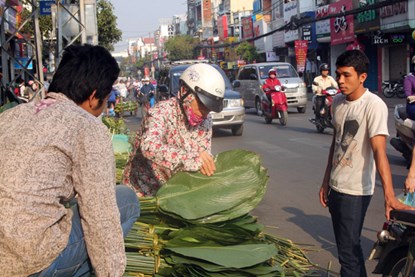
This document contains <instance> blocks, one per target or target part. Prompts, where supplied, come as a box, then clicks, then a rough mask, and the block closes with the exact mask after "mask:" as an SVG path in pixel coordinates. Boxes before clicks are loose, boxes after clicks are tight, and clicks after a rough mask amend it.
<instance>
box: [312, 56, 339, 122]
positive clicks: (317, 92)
mask: <svg viewBox="0 0 415 277" xmlns="http://www.w3.org/2000/svg"><path fill="white" fill-rule="evenodd" d="M329 71H330V67H329V65H328V64H326V63H322V64H321V65H320V75H319V76H317V77H315V78H314V81H313V85H312V90H313V93H314V97H313V103H315V109H314V112H315V114H316V118H319V117H320V112H319V111H320V109H321V106H322V105H323V103H322V102H323V100H324V97H321V96H323V93H322V92H323V90H325V89H327V88H329V87H335V88H337V89H338V88H339V86H338V84H337V82H336V80H334V78H333V77H331V76H330V75H329Z"/></svg>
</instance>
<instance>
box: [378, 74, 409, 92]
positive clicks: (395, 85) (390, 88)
mask: <svg viewBox="0 0 415 277" xmlns="http://www.w3.org/2000/svg"><path fill="white" fill-rule="evenodd" d="M400 75H401V78H400V79H399V80H395V81H392V82H391V81H383V82H382V93H383V95H384V96H385V97H386V98H391V97H393V96H395V95H396V96H398V98H405V97H406V95H405V91H404V89H403V81H404V79H405V77H406V75H405V74H402V72H400Z"/></svg>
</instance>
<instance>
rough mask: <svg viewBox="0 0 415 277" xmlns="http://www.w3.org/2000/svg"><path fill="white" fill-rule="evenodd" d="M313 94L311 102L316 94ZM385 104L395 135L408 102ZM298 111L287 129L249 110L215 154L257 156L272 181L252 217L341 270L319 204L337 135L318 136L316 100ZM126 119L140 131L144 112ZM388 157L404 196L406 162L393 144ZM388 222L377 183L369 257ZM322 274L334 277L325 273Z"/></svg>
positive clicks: (366, 240)
mask: <svg viewBox="0 0 415 277" xmlns="http://www.w3.org/2000/svg"><path fill="white" fill-rule="evenodd" d="M309 96H310V97H309V98H310V99H311V94H310V95H309ZM382 99H384V98H383V97H382ZM384 101H385V103H386V105H387V107H388V111H389V118H388V126H389V132H390V135H391V137H393V136H394V135H395V127H394V124H393V118H392V115H393V109H394V107H395V105H397V104H403V103H404V99H398V98H390V99H384ZM294 111H295V109H290V110H289V116H288V124H287V126H281V125H280V124H279V123H278V122H276V121H274V122H273V123H272V124H265V122H264V119H263V118H262V117H259V116H257V115H255V112H254V110H253V109H251V110H247V111H246V112H247V115H246V120H245V128H244V129H245V130H244V134H243V135H242V136H241V137H234V136H232V135H231V134H230V132H229V130H216V131H215V132H214V136H213V142H212V152H213V153H214V154H216V153H219V152H222V151H225V150H229V149H235V148H241V149H246V150H251V151H254V152H256V153H258V154H259V155H260V156H261V158H262V160H263V165H264V166H265V167H266V168H268V174H269V176H270V177H269V184H268V189H267V193H266V195H265V196H264V199H263V201H262V202H261V203H260V205H258V207H257V208H256V209H255V210H254V211H253V214H254V215H255V216H257V217H258V220H259V222H260V223H262V224H264V225H265V226H266V231H267V232H268V233H271V234H274V235H277V236H281V237H285V238H289V239H291V240H292V241H294V242H296V243H299V244H305V245H309V246H311V248H312V249H314V250H316V251H311V252H308V256H309V258H310V259H311V260H312V261H313V262H315V263H317V264H319V265H320V266H322V267H323V268H330V269H331V270H333V271H334V272H339V270H340V266H339V264H338V261H337V249H336V246H335V241H334V235H333V231H332V226H331V219H330V215H329V213H328V211H327V209H324V208H322V207H321V205H320V204H319V202H318V190H319V187H320V185H321V180H322V175H323V174H324V169H325V165H326V162H327V154H328V150H329V146H330V142H331V134H332V131H331V130H326V131H325V132H324V133H323V134H319V133H317V132H316V130H315V127H314V126H313V125H312V124H311V123H309V122H308V118H309V117H311V116H312V110H311V101H309V102H308V104H307V111H306V113H305V114H299V113H297V112H294ZM124 120H125V122H126V124H127V126H128V128H130V130H131V132H135V131H136V130H137V129H138V128H139V124H140V121H141V113H140V111H139V112H138V113H137V116H125V117H124ZM387 154H388V158H389V162H390V164H391V170H392V178H393V183H394V185H395V193H396V194H399V193H400V192H401V190H400V189H401V187H402V184H403V182H404V180H405V177H406V174H407V169H406V167H405V162H404V160H403V158H402V157H401V155H400V153H398V152H397V151H396V150H395V149H393V148H392V147H391V146H390V144H389V143H388V145H387ZM384 220H385V218H384V208H383V191H382V187H381V184H380V183H379V180H378V181H377V183H376V190H375V195H374V196H373V198H372V201H371V204H370V206H369V209H368V213H367V216H366V220H365V224H364V228H363V232H362V247H363V251H364V255H365V257H366V258H367V257H368V255H369V253H370V250H371V247H372V245H373V243H374V242H375V240H376V233H377V231H379V229H380V228H381V227H382V224H383V222H384ZM375 265H376V263H375V262H374V261H366V268H367V272H368V274H369V276H376V275H371V271H372V270H373V269H374V267H375ZM321 275H324V276H335V275H328V274H327V273H325V272H324V271H322V273H321Z"/></svg>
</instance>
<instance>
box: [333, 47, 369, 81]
mask: <svg viewBox="0 0 415 277" xmlns="http://www.w3.org/2000/svg"><path fill="white" fill-rule="evenodd" d="M344 66H346V67H354V70H356V72H357V74H358V75H361V74H362V73H368V71H369V59H368V57H367V56H366V55H365V53H363V52H362V51H360V50H349V51H346V52H344V53H343V54H341V55H340V56H339V57H337V60H336V67H344Z"/></svg>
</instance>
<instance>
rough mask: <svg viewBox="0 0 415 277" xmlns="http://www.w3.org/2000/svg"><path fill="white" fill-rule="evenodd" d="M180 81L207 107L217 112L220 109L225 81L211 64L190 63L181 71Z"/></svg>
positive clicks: (221, 107)
mask: <svg viewBox="0 0 415 277" xmlns="http://www.w3.org/2000/svg"><path fill="white" fill-rule="evenodd" d="M180 81H181V82H183V83H184V84H185V85H186V86H187V87H188V88H189V89H190V90H192V92H193V93H195V94H196V95H197V97H198V98H199V100H200V101H201V102H202V103H203V105H205V107H206V108H207V109H209V110H210V111H214V112H217V113H218V112H221V111H222V109H223V96H224V95H225V81H224V80H223V77H222V75H221V74H220V73H219V71H217V70H216V69H215V68H214V67H213V66H211V65H209V64H204V63H199V64H194V65H191V66H189V67H188V68H187V69H186V70H185V71H184V72H183V73H182V75H181V76H180Z"/></svg>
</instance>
